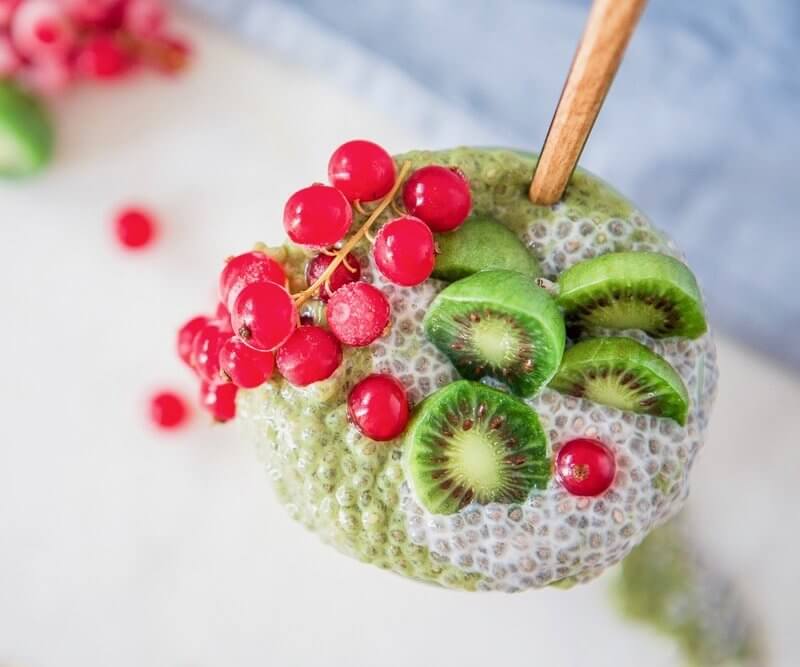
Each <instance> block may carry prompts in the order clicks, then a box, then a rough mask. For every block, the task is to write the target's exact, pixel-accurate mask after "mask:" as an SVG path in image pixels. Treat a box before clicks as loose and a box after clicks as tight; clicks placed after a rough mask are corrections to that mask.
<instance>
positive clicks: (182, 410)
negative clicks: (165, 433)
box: [150, 391, 189, 429]
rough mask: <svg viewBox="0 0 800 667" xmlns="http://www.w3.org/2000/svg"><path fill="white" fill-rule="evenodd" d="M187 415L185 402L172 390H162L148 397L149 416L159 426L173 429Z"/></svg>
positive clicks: (179, 424)
mask: <svg viewBox="0 0 800 667" xmlns="http://www.w3.org/2000/svg"><path fill="white" fill-rule="evenodd" d="M188 416H189V409H188V408H187V406H186V402H185V401H184V400H183V398H181V396H179V395H178V394H176V393H175V392H173V391H162V392H159V393H157V394H155V395H154V396H153V397H152V398H151V399H150V418H151V419H152V420H153V423H154V424H155V425H156V426H158V427H159V428H163V429H174V428H177V427H179V426H181V425H183V424H184V423H185V422H186V420H187V418H188Z"/></svg>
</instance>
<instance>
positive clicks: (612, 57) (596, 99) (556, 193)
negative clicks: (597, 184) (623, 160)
mask: <svg viewBox="0 0 800 667" xmlns="http://www.w3.org/2000/svg"><path fill="white" fill-rule="evenodd" d="M646 2H647V0H594V3H593V4H592V8H591V11H590V12H589V18H588V20H587V22H586V28H585V29H584V31H583V36H582V37H581V41H580V43H579V44H578V49H577V51H576V52H575V57H574V58H573V60H572V66H571V67H570V70H569V74H568V75H567V81H566V83H565V84H564V90H563V91H562V92H561V99H560V100H559V101H558V106H557V107H556V112H555V114H554V115H553V120H552V122H551V123H550V129H549V130H548V131H547V137H545V140H544V146H543V147H542V152H541V154H540V155H539V162H538V164H537V165H536V169H535V171H534V173H533V181H532V182H531V187H530V193H529V196H530V199H531V201H532V202H533V203H534V204H542V205H549V204H555V203H556V202H557V201H558V200H559V199H561V196H562V195H563V194H564V190H565V189H566V187H567V183H568V181H569V178H570V176H572V172H573V171H574V170H575V166H576V165H577V164H578V158H579V157H580V155H581V152H582V151H583V146H584V144H585V143H586V139H587V138H588V137H589V133H590V132H591V131H592V126H593V125H594V121H595V119H596V118H597V115H598V114H599V113H600V107H601V106H602V105H603V100H604V99H605V96H606V93H607V92H608V89H609V88H610V87H611V82H612V81H613V80H614V75H615V74H616V73H617V68H619V64H620V62H621V61H622V55H623V54H624V53H625V47H626V46H627V45H628V41H629V40H630V38H631V35H632V34H633V31H634V29H635V28H636V23H637V21H638V20H639V17H640V16H641V14H642V11H643V10H644V6H645V4H646Z"/></svg>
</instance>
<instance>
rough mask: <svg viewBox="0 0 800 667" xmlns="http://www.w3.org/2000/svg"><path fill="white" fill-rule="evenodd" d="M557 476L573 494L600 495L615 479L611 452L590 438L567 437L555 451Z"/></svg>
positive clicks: (614, 464)
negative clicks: (567, 440)
mask: <svg viewBox="0 0 800 667" xmlns="http://www.w3.org/2000/svg"><path fill="white" fill-rule="evenodd" d="M555 471H556V478H557V479H558V481H559V482H561V484H562V486H563V487H564V488H565V489H566V490H567V491H569V492H570V493H571V494H572V495H574V496H599V495H600V494H601V493H603V492H604V491H606V490H607V489H608V487H610V486H611V484H612V482H613V481H614V474H615V472H616V462H615V461H614V454H613V453H612V452H611V450H610V449H609V448H608V447H606V446H605V445H604V444H603V443H602V442H598V441H597V440H591V439H590V438H577V439H575V440H570V441H569V442H567V443H566V444H565V445H563V446H562V447H561V449H559V450H558V454H557V455H556V463H555Z"/></svg>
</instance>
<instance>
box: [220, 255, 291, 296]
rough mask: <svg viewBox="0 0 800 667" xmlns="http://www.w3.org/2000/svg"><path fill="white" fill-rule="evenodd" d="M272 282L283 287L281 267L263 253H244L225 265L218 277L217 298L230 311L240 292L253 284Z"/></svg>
mask: <svg viewBox="0 0 800 667" xmlns="http://www.w3.org/2000/svg"><path fill="white" fill-rule="evenodd" d="M261 282H272V283H277V284H278V285H281V286H283V285H284V284H285V283H286V274H285V273H284V270H283V267H282V266H281V265H280V264H279V263H278V262H276V261H275V260H274V259H272V257H270V256H269V255H265V254H264V253H263V252H256V251H254V252H246V253H244V254H243V255H238V256H236V257H234V258H233V259H231V260H230V261H228V263H227V264H225V268H224V269H222V273H221V274H220V277H219V297H220V300H221V301H222V303H224V304H225V305H226V306H227V307H228V309H229V310H230V309H231V308H232V307H233V303H234V301H236V297H238V296H239V294H240V293H241V291H242V290H243V289H244V288H245V287H247V286H248V285H251V284H253V283H261Z"/></svg>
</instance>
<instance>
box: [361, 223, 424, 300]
mask: <svg viewBox="0 0 800 667" xmlns="http://www.w3.org/2000/svg"><path fill="white" fill-rule="evenodd" d="M372 256H373V257H374V259H375V264H376V265H377V267H378V270H380V272H381V273H382V274H383V275H384V276H386V277H387V278H388V279H389V280H391V281H392V282H393V283H395V284H397V285H404V286H406V287H410V286H412V285H419V284H420V283H421V282H424V281H426V280H427V279H428V278H429V277H430V275H431V273H432V272H433V267H434V264H435V263H436V252H435V245H434V240H433V233H432V232H431V230H430V227H428V225H426V224H425V223H424V222H422V220H420V219H419V218H415V217H413V216H410V215H404V216H403V217H401V218H395V219H394V220H390V221H389V222H387V223H386V224H385V225H384V226H383V227H381V229H380V231H379V232H378V234H377V236H376V237H375V245H374V246H373V248H372Z"/></svg>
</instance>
